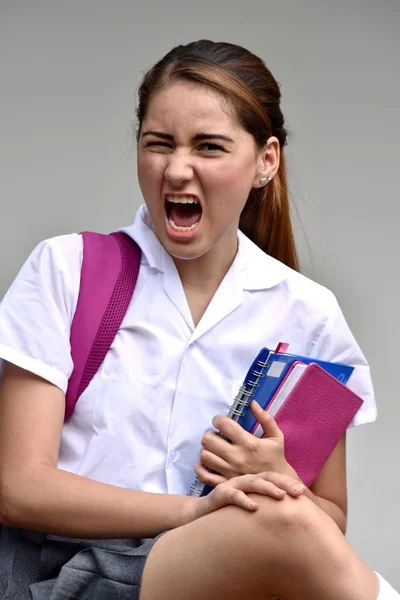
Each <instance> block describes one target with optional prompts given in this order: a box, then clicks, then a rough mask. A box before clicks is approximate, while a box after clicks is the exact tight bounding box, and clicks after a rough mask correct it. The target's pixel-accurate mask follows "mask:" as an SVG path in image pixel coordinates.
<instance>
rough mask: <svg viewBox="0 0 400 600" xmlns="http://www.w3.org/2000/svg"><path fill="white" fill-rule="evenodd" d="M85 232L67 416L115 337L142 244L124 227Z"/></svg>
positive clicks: (67, 395)
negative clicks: (115, 231) (98, 231)
mask: <svg viewBox="0 0 400 600" xmlns="http://www.w3.org/2000/svg"><path fill="white" fill-rule="evenodd" d="M82 236H83V247H84V251H83V262H82V272H81V284H80V292H79V297H78V303H77V308H76V312H75V315H74V319H73V322H72V326H71V338H70V339H71V356H72V361H73V364H74V369H73V372H72V375H71V378H70V380H69V384H68V389H67V393H66V406H65V418H66V419H68V418H69V417H70V416H71V414H72V412H73V410H74V407H75V404H76V402H77V400H78V398H79V396H80V395H81V394H82V393H83V392H84V391H85V389H86V388H87V386H88V385H89V383H90V382H91V380H92V379H93V377H94V375H95V374H96V372H97V371H98V369H99V367H100V365H101V364H102V362H103V360H104V358H105V356H106V354H107V352H108V350H109V348H110V346H111V344H112V343H113V341H114V338H115V336H116V334H117V332H118V329H119V327H120V325H121V322H122V319H123V318H124V315H125V313H126V311H127V309H128V306H129V303H130V301H131V299H132V295H133V291H134V289H135V285H136V281H137V277H138V273H139V267H140V249H139V247H138V245H137V244H136V243H135V242H134V241H133V240H132V239H131V238H130V237H129V236H128V235H126V234H125V233H122V232H117V233H111V234H109V235H103V234H99V233H92V232H83V233H82Z"/></svg>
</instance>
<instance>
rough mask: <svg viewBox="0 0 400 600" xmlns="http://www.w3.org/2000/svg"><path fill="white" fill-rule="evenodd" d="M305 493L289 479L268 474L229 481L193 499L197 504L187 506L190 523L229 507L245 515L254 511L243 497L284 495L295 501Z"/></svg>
mask: <svg viewBox="0 0 400 600" xmlns="http://www.w3.org/2000/svg"><path fill="white" fill-rule="evenodd" d="M305 490H306V486H305V485H303V484H301V483H300V482H299V481H298V480H296V479H294V478H293V477H290V476H289V475H283V474H282V473H274V472H272V471H270V472H267V473H259V474H258V475H241V476H240V477H233V478H232V479H230V480H229V481H226V482H224V483H220V484H219V485H217V487H216V488H215V489H214V490H212V492H210V493H209V494H208V496H203V497H202V498H197V499H196V500H197V502H196V503H195V504H192V505H191V506H192V510H193V512H192V514H191V518H190V520H195V519H199V518H200V517H204V516H205V515H208V514H209V513H212V512H214V511H216V510H219V509H220V508H223V507H224V506H228V505H230V504H232V505H235V506H238V507H240V508H244V509H245V510H249V511H255V510H257V508H258V504H257V502H255V501H254V499H253V498H249V497H248V495H247V494H260V495H261V496H269V497H270V498H274V499H275V500H282V499H283V498H284V497H285V496H286V495H287V494H289V495H290V496H292V497H293V498H297V497H298V496H301V495H302V494H303V492H304V491H305ZM193 500H194V499H193Z"/></svg>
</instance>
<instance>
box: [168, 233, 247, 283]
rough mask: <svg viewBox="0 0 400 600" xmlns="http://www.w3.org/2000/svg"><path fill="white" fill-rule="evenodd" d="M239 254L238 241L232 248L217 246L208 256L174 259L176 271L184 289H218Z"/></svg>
mask: <svg viewBox="0 0 400 600" xmlns="http://www.w3.org/2000/svg"><path fill="white" fill-rule="evenodd" d="M236 253H237V240H235V244H234V245H233V244H232V245H231V248H229V249H227V247H226V246H224V244H221V243H219V244H217V245H216V246H214V248H211V250H209V251H208V252H206V254H203V255H202V256H199V257H198V258H195V259H192V260H184V259H180V258H174V263H175V266H176V269H177V271H178V273H179V277H180V279H181V281H182V285H183V287H184V289H186V288H187V287H191V288H199V289H201V290H209V291H210V290H213V293H215V292H216V290H217V289H218V287H219V285H220V283H221V281H222V280H223V278H224V277H225V275H226V274H227V272H228V271H229V269H230V267H231V265H232V263H233V261H234V259H235V256H236Z"/></svg>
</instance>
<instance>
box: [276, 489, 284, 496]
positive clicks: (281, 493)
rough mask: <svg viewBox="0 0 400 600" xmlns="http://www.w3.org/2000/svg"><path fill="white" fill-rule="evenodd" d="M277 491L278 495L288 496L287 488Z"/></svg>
mask: <svg viewBox="0 0 400 600" xmlns="http://www.w3.org/2000/svg"><path fill="white" fill-rule="evenodd" d="M276 493H277V494H278V496H286V492H285V490H277V492H276Z"/></svg>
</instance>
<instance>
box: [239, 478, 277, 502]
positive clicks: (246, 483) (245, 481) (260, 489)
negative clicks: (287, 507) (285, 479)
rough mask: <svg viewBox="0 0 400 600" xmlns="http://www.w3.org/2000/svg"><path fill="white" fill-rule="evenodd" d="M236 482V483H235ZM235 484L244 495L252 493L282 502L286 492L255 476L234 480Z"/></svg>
mask: <svg viewBox="0 0 400 600" xmlns="http://www.w3.org/2000/svg"><path fill="white" fill-rule="evenodd" d="M236 482H237V483H236ZM236 482H235V484H236V485H237V486H238V487H239V488H240V489H241V490H242V492H245V493H246V494H250V493H254V494H260V495H262V496H269V497H271V498H274V499H275V500H282V498H284V497H285V496H286V495H287V491H286V490H284V489H282V488H280V487H279V486H277V485H275V484H274V483H273V482H272V481H266V480H265V479H262V478H261V477H258V476H256V475H250V476H244V477H238V478H236Z"/></svg>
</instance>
